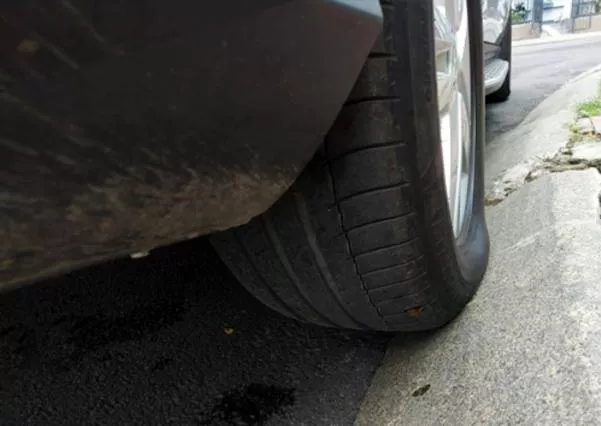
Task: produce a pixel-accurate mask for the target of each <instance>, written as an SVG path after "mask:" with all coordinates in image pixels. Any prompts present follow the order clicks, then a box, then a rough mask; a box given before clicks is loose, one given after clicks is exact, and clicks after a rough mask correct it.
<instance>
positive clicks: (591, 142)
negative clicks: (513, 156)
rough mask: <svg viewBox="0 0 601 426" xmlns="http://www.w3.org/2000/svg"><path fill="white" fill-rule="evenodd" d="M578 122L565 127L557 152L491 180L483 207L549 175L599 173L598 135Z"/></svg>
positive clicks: (600, 151) (600, 136)
mask: <svg viewBox="0 0 601 426" xmlns="http://www.w3.org/2000/svg"><path fill="white" fill-rule="evenodd" d="M599 118H600V119H601V117H599ZM581 121H582V120H579V121H578V122H575V123H572V124H570V125H569V127H570V130H571V135H570V138H569V139H568V141H567V142H566V144H565V146H564V147H562V148H560V149H559V151H558V152H557V153H555V154H553V155H550V156H548V157H541V158H536V159H531V160H528V161H525V162H523V163H520V164H517V165H515V166H514V167H511V168H509V169H507V170H506V171H505V172H504V173H503V174H502V175H501V176H500V177H498V178H497V179H495V181H494V182H493V187H492V190H490V191H488V192H487V194H486V197H485V200H484V204H485V205H486V206H495V205H497V204H499V203H501V202H503V201H504V200H505V199H506V198H507V197H508V196H510V195H511V194H513V193H514V192H516V191H518V190H519V189H521V188H522V187H523V186H524V185H526V184H528V183H530V182H533V181H535V180H537V179H539V178H541V177H542V176H545V175H548V174H550V173H563V172H572V171H577V170H587V169H591V168H594V169H596V170H597V171H598V172H599V173H601V133H600V132H598V131H594V132H591V131H590V129H589V128H588V127H586V126H585V125H584V124H583V123H582V122H581ZM600 196H601V195H600ZM600 202H601V201H600Z"/></svg>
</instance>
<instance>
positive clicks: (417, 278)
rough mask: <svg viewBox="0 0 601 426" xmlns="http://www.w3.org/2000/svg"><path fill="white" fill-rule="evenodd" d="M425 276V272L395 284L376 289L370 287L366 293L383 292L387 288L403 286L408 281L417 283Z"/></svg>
mask: <svg viewBox="0 0 601 426" xmlns="http://www.w3.org/2000/svg"><path fill="white" fill-rule="evenodd" d="M426 275H427V274H426V273H425V272H422V273H421V274H419V275H417V276H415V277H411V278H407V279H404V280H401V281H395V282H393V283H389V284H384V285H381V286H378V287H370V288H369V289H368V291H370V292H372V291H378V290H385V289H389V288H391V287H394V286H396V285H399V284H403V283H406V282H409V281H417V280H421V279H422V278H424V277H425V276H426Z"/></svg>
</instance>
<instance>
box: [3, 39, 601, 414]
mask: <svg viewBox="0 0 601 426" xmlns="http://www.w3.org/2000/svg"><path fill="white" fill-rule="evenodd" d="M514 55H515V57H514V68H513V70H514V71H513V77H514V80H513V95H512V97H511V99H510V101H509V102H507V103H506V104H499V105H492V106H490V107H489V112H488V118H487V122H488V123H487V124H488V127H489V132H488V137H489V138H494V137H495V136H496V135H498V134H499V133H500V132H503V131H505V130H507V129H509V128H512V127H514V126H515V125H517V124H518V123H519V121H520V119H521V118H523V117H524V116H525V114H526V112H527V111H529V110H531V109H532V108H533V107H534V106H535V105H536V104H537V103H538V102H540V101H541V100H542V99H544V97H545V96H547V95H548V94H550V93H551V92H553V91H554V90H555V89H557V88H558V87H559V86H560V85H561V84H562V83H563V82H565V81H566V80H567V79H569V78H571V77H573V76H574V75H576V74H578V73H579V72H581V71H584V70H585V69H587V68H590V67H591V66H593V65H596V64H597V61H599V58H601V44H599V45H596V44H595V42H594V41H592V40H578V42H576V43H575V42H569V43H557V44H555V43H554V44H549V45H538V46H532V47H522V48H516V49H515V50H514ZM0 313H1V316H0V401H2V404H0V424H3V425H12V424H14V425H22V424H32V425H48V426H51V425H65V424H67V425H70V424H73V425H79V424H144V425H154V424H174V425H187V424H210V425H230V424H249V425H286V424H295V425H317V424H331V425H348V424H351V423H352V421H353V419H354V418H355V415H356V413H357V410H358V405H359V402H360V401H361V398H362V396H363V394H364V392H365V390H366V388H367V386H368V385H369V382H370V380H371V378H372V376H373V374H374V371H375V369H376V368H377V366H378V365H379V363H380V361H381V359H382V356H383V354H384V351H385V348H386V345H387V344H388V342H389V337H388V336H363V337H360V336H358V335H357V334H354V333H340V332H337V331H332V330H326V329H321V328H317V327H312V326H307V325H302V324H298V323H296V322H294V321H291V320H287V319H285V318H282V317H280V316H278V315H276V314H274V313H272V312H270V311H269V310H267V309H266V308H264V307H263V306H262V305H260V304H259V303H258V302H256V301H254V299H252V298H251V297H250V296H249V295H248V293H246V292H245V291H244V290H243V289H242V288H241V287H240V285H239V284H238V283H237V282H236V281H235V280H234V279H233V278H232V276H231V275H230V274H229V272H228V271H227V270H226V268H225V267H224V266H223V265H222V264H221V263H220V262H219V260H218V259H217V258H216V255H215V253H214V252H213V251H212V250H211V248H210V247H209V245H208V244H207V242H206V241H205V240H203V239H200V240H198V241H190V242H186V243H183V244H180V245H178V246H176V247H175V248H173V249H161V250H157V251H156V252H153V253H152V254H151V256H149V257H147V258H144V259H140V260H136V261H130V260H120V261H116V262H113V263H110V264H106V265H101V266H98V267H94V268H90V269H87V270H84V271H80V272H77V273H73V274H70V275H68V276H66V277H61V278H58V279H53V280H49V281H47V282H45V283H39V284H38V285H36V286H31V287H27V288H23V289H19V290H16V291H13V292H11V293H9V294H5V295H3V296H1V297H0Z"/></svg>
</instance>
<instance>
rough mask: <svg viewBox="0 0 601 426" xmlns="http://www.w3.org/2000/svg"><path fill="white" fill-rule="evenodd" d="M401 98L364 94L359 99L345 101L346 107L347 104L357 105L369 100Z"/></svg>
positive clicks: (394, 99)
mask: <svg viewBox="0 0 601 426" xmlns="http://www.w3.org/2000/svg"><path fill="white" fill-rule="evenodd" d="M400 100H401V98H399V97H398V96H382V95H380V96H364V97H362V98H357V99H353V100H352V101H347V102H345V103H344V106H343V108H344V107H347V106H351V105H357V104H364V103H367V102H378V101H400Z"/></svg>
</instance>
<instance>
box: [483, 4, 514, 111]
mask: <svg viewBox="0 0 601 426" xmlns="http://www.w3.org/2000/svg"><path fill="white" fill-rule="evenodd" d="M511 28H512V27H511V15H510V16H509V20H508V21H507V24H506V27H505V31H504V32H503V39H502V40H501V45H500V47H499V58H500V59H503V60H505V61H507V62H508V63H509V71H508V72H507V76H505V80H504V81H503V85H502V86H501V87H500V88H499V89H498V90H497V91H496V92H493V93H491V94H490V95H488V96H487V97H486V100H487V101H488V102H491V103H498V102H505V101H506V100H507V99H509V96H510V95H511Z"/></svg>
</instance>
